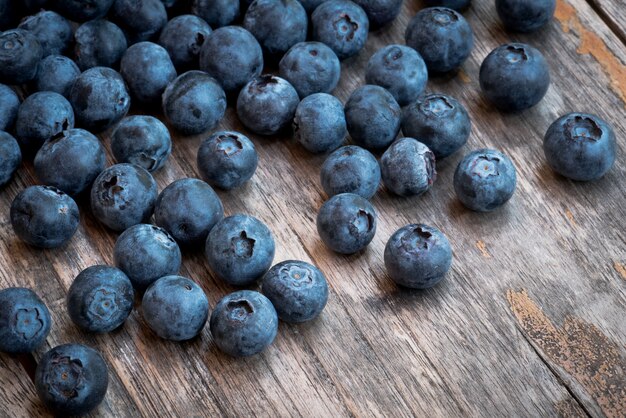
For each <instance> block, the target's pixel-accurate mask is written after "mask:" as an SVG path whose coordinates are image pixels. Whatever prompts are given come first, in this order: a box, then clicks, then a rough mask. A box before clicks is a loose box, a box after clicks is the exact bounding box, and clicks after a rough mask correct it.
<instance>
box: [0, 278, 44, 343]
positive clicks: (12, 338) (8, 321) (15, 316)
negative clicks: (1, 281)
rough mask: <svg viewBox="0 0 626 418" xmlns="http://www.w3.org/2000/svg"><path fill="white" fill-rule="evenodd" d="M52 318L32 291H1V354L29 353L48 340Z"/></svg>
mask: <svg viewBox="0 0 626 418" xmlns="http://www.w3.org/2000/svg"><path fill="white" fill-rule="evenodd" d="M51 325H52V319H51V318H50V311H48V308H47V307H46V304H45V303H44V302H43V301H42V300H41V299H40V298H39V296H37V295H36V294H35V292H33V291H32V290H30V289H25V288H23V287H9V288H8V289H3V290H0V352H3V353H10V354H18V353H30V352H31V351H35V350H36V349H37V348H39V347H40V346H41V345H42V344H43V343H44V342H45V341H46V337H47V336H48V333H49V332H50V327H51Z"/></svg>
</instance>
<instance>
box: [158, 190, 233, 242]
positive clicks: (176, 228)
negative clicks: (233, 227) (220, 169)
mask: <svg viewBox="0 0 626 418" xmlns="http://www.w3.org/2000/svg"><path fill="white" fill-rule="evenodd" d="M223 217H224V207H223V206H222V201H221V200H220V198H219V197H218V196H217V194H216V193H215V191H213V189H212V188H211V186H209V185H208V184H206V183H205V182H203V181H202V180H198V179H191V178H186V179H180V180H176V181H175V182H173V183H172V184H170V185H169V186H167V187H166V188H165V189H163V191H162V192H161V194H160V195H159V198H158V199H157V203H156V208H155V210H154V219H155V221H156V224H157V225H159V226H160V227H162V228H164V229H165V230H166V231H167V232H169V233H170V234H171V235H172V236H173V237H174V239H175V240H176V241H178V243H180V244H182V245H202V244H204V242H205V241H206V237H207V235H209V231H211V229H212V228H213V226H214V225H215V224H216V223H217V222H218V221H219V220H220V219H222V218H223Z"/></svg>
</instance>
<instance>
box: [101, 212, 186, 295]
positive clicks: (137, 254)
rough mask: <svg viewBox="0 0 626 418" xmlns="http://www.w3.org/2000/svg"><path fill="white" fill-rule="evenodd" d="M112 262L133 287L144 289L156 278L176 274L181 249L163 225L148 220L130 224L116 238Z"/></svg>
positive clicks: (179, 262)
mask: <svg viewBox="0 0 626 418" xmlns="http://www.w3.org/2000/svg"><path fill="white" fill-rule="evenodd" d="M113 258H114V260H115V265H116V266H117V267H118V268H119V269H120V270H122V271H123V272H124V273H126V275H127V276H128V278H129V279H130V281H131V283H132V284H133V286H134V287H135V289H137V290H139V291H143V290H145V289H146V288H147V287H148V286H150V285H151V284H152V283H154V282H155V281H156V280H157V279H159V278H161V277H164V276H169V275H172V274H178V271H179V270H180V264H181V253H180V248H179V247H178V244H176V241H174V238H172V237H171V235H170V234H168V233H167V231H165V230H164V229H163V228H159V227H158V226H154V225H149V224H139V225H135V226H131V227H130V228H128V229H127V230H126V231H124V232H122V234H121V235H120V236H119V237H118V238H117V241H115V248H114V249H113Z"/></svg>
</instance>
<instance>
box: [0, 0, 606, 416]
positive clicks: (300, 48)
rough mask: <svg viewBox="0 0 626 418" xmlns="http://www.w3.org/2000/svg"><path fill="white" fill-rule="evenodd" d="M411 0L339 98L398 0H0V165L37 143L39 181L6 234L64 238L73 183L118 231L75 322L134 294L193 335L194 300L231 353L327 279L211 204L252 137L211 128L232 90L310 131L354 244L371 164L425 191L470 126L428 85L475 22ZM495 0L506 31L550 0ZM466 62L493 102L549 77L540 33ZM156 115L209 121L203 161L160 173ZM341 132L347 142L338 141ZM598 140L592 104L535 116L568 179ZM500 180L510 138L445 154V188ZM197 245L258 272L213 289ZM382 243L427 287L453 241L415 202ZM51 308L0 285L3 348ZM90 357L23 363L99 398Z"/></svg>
mask: <svg viewBox="0 0 626 418" xmlns="http://www.w3.org/2000/svg"><path fill="white" fill-rule="evenodd" d="M426 3H427V4H428V6H431V7H427V8H425V9H422V10H420V11H419V12H418V13H417V14H416V15H415V16H414V17H413V18H412V19H411V21H410V22H409V24H408V26H407V27H406V31H405V43H406V45H400V44H390V45H387V46H385V47H384V48H381V49H380V50H379V51H377V52H376V53H374V54H373V55H372V56H371V57H370V59H369V61H368V62H367V65H366V69H365V73H364V79H365V82H366V84H365V85H363V86H360V87H358V88H357V89H355V90H354V91H353V92H352V93H351V95H350V96H349V98H348V100H347V102H346V103H345V106H344V105H343V104H342V102H341V101H340V100H339V99H338V98H336V97H335V96H333V95H332V93H333V91H334V89H335V88H336V87H337V86H338V84H339V83H340V82H341V65H342V63H341V61H344V65H350V63H351V62H352V61H351V60H350V58H351V57H354V56H355V55H357V54H359V52H360V51H361V50H362V49H363V47H364V45H365V44H366V42H367V39H368V34H369V31H370V30H374V29H378V28H380V27H382V26H385V25H388V24H390V23H391V22H392V21H394V19H395V18H396V17H397V15H398V14H399V12H400V8H401V6H402V1H401V0H354V1H351V0H254V1H252V0H241V1H240V0H192V1H183V0H178V1H177V0H55V1H51V0H50V1H48V0H38V1H29V2H23V1H21V0H5V1H3V2H2V5H3V6H4V5H6V6H4V7H5V9H6V10H7V12H6V13H3V14H1V15H0V30H3V32H0V83H2V84H0V151H1V152H0V187H2V186H5V185H6V184H8V183H9V182H10V181H11V178H12V177H13V176H14V175H15V173H16V171H17V170H18V168H19V167H20V165H21V162H22V158H28V159H32V160H33V167H34V172H35V175H36V177H37V179H38V180H39V182H40V183H41V185H34V186H30V187H27V188H26V189H25V190H22V191H21V192H19V193H18V194H17V195H16V196H15V198H14V200H13V203H12V205H11V209H10V221H11V225H12V226H13V230H14V232H15V235H16V236H17V237H19V238H20V239H21V240H22V241H23V242H25V243H27V244H28V245H31V246H34V247H39V248H55V247H60V246H62V245H65V244H66V243H68V242H69V241H70V239H71V238H72V236H73V235H74V234H75V232H76V231H77V230H78V229H79V223H80V212H79V207H78V205H77V203H76V201H75V200H74V199H75V198H76V199H77V200H78V201H80V200H79V199H78V198H79V197H81V196H87V197H88V199H87V200H88V201H89V209H90V211H91V214H92V215H93V217H95V219H96V220H97V221H98V222H100V223H101V224H103V225H104V226H105V227H107V228H109V229H111V230H112V231H115V232H119V233H120V235H119V237H118V238H117V241H116V243H115V247H114V249H113V259H114V264H115V267H113V266H107V265H96V266H91V267H88V268H86V269H85V270H83V271H82V272H80V274H78V276H77V277H76V278H75V280H74V282H73V283H72V285H71V287H70V289H69V291H68V294H67V303H66V305H67V312H68V315H69V316H70V318H71V319H72V321H73V322H74V323H75V324H76V326H77V327H78V328H80V329H81V330H83V331H84V332H92V333H106V332H110V331H112V330H114V329H117V328H119V327H120V326H122V325H123V324H124V322H125V321H126V320H127V318H128V317H129V316H130V315H131V313H132V310H133V307H134V301H135V296H136V295H141V299H142V300H141V312H142V316H143V319H144V322H145V323H146V325H147V326H148V327H149V328H150V329H152V331H153V332H154V334H156V335H157V336H159V337H161V338H164V339H168V340H173V341H184V340H189V339H192V338H194V337H197V336H198V335H200V334H201V332H202V330H203V328H204V327H205V324H206V323H207V322H209V327H210V331H211V335H212V338H213V341H214V343H215V344H216V346H217V347H218V348H219V349H220V350H222V351H223V352H225V353H227V354H229V355H232V356H236V357H241V356H250V355H254V354H257V353H260V352H261V351H263V350H264V349H265V348H267V347H268V346H269V345H270V344H271V343H272V342H273V340H274V338H275V337H276V334H277V331H278V320H279V319H280V320H282V321H285V322H290V323H300V322H305V321H310V320H312V319H314V318H316V317H317V316H318V315H319V314H320V313H321V311H322V310H323V309H324V307H325V305H326V303H327V300H328V296H329V288H328V283H327V281H326V278H325V276H324V274H323V273H322V272H321V271H320V270H319V269H318V268H317V267H315V266H313V265H311V264H309V263H307V262H304V261H298V260H288V261H282V262H279V263H278V264H274V265H273V263H274V256H275V252H276V243H275V240H274V235H273V234H272V232H271V231H270V229H269V228H268V227H267V226H266V225H265V223H263V222H262V221H261V220H259V219H257V218H255V217H254V216H251V215H247V214H234V215H232V216H226V217H225V216H224V212H225V210H224V206H223V204H222V201H221V199H220V197H219V195H218V193H216V191H215V190H214V189H213V187H215V188H217V189H220V190H222V191H230V190H235V189H238V188H245V187H246V183H248V182H249V181H250V180H251V179H252V178H253V177H254V174H255V171H256V168H257V166H258V164H259V154H258V153H257V148H256V146H255V143H254V142H253V141H252V140H251V139H250V138H248V136H246V135H244V134H243V133H240V132H234V131H223V130H218V129H217V128H218V126H219V125H220V122H221V121H222V119H223V118H224V116H225V114H226V111H227V107H228V104H229V102H230V103H231V104H234V106H233V107H234V108H235V110H236V114H237V116H238V118H239V120H240V122H241V123H242V125H243V126H245V127H246V128H247V129H248V130H249V131H250V132H251V133H253V134H257V135H260V136H274V135H279V134H284V133H289V131H290V130H292V131H293V137H294V138H295V140H296V141H297V142H298V143H299V144H301V146H302V147H303V148H304V149H306V150H307V151H309V152H311V153H327V154H328V155H327V157H326V160H325V162H324V163H323V165H322V167H321V175H320V177H321V185H322V188H323V190H324V192H325V193H326V194H327V195H328V200H327V201H326V202H325V203H323V205H322V206H321V208H320V210H319V212H318V215H317V230H318V233H319V236H320V238H321V240H322V241H323V242H324V244H325V245H326V246H328V247H329V248H330V249H331V250H333V251H335V252H337V253H340V254H353V253H357V252H359V251H361V250H363V249H365V248H366V247H367V246H368V245H369V243H370V242H371V241H372V240H373V239H374V236H375V234H376V227H377V212H376V209H375V208H374V205H373V204H372V203H371V202H370V199H372V198H373V197H374V196H375V194H376V193H377V191H378V189H379V186H380V182H381V180H382V182H383V184H384V186H385V189H386V190H387V191H388V192H389V193H390V194H393V195H396V196H419V195H422V194H424V193H426V192H428V190H430V189H431V188H432V187H433V185H434V183H435V181H436V179H437V170H436V161H437V160H441V159H443V158H446V157H448V156H450V155H452V154H454V153H456V152H457V151H459V150H460V149H461V148H462V147H463V146H464V145H465V144H466V143H467V141H468V139H469V136H470V133H471V120H470V116H469V113H468V111H467V110H466V108H465V107H464V105H463V104H462V103H461V102H460V101H459V100H457V99H455V98H453V97H450V96H448V95H445V94H441V93H426V89H427V84H428V78H429V75H431V76H432V75H436V74H441V73H446V74H449V75H452V76H454V74H455V73H456V72H458V71H459V70H460V69H461V67H462V66H463V64H464V62H465V61H466V60H467V59H468V57H469V56H470V55H471V53H472V51H473V46H474V35H473V32H472V29H471V27H470V24H469V22H468V21H467V20H466V19H465V18H464V17H463V15H462V14H461V12H462V11H463V10H465V9H467V8H468V7H469V6H470V0H427V1H426ZM495 5H496V10H497V13H498V15H499V16H500V18H501V20H502V23H503V25H504V27H505V28H506V29H507V30H509V31H518V32H532V31H536V30H538V29H540V28H541V27H543V26H545V25H546V24H547V23H548V22H549V21H550V19H551V17H552V15H553V13H554V10H555V1H554V0H496V2H495ZM8 11H10V13H9V12H8ZM21 17H23V19H21V21H19V18H21ZM72 22H74V23H72ZM266 63H271V64H275V65H276V68H277V74H271V73H265V72H264V68H265V67H264V65H265V64H266ZM479 80H480V87H481V90H482V92H483V95H484V97H485V99H487V101H489V102H490V103H491V104H492V105H493V106H494V107H496V108H497V109H499V110H501V111H505V112H519V111H523V110H525V109H528V108H531V107H533V106H535V105H536V104H538V103H539V102H540V101H541V100H542V98H543V97H544V95H545V94H546V93H547V91H548V89H549V85H550V71H549V65H548V62H547V60H546V59H545V57H544V56H543V55H542V53H541V52H540V51H539V50H538V49H536V48H534V47H532V46H530V45H526V44H521V43H509V44H505V45H502V46H499V47H498V48H496V49H494V50H493V51H492V52H491V53H490V54H489V55H487V57H486V58H485V59H484V61H483V63H482V65H481V67H480V74H479ZM22 99H23V100H22ZM131 102H132V103H133V105H140V108H141V109H142V110H146V109H147V110H155V109H159V108H160V109H161V110H162V112H163V119H164V121H165V123H163V122H162V121H160V120H159V119H157V118H155V117H154V116H149V115H132V116H127V114H128V112H129V110H130V108H131ZM170 130H171V131H175V132H177V133H178V134H179V135H183V136H191V135H203V136H204V138H203V139H204V140H203V141H202V143H201V145H200V146H199V149H198V150H197V169H198V172H199V174H200V177H201V178H202V180H200V179H198V178H182V179H177V180H175V181H173V182H172V183H171V184H169V185H168V186H167V187H165V188H164V189H163V190H162V191H161V192H160V193H159V191H158V187H157V182H156V181H155V179H154V177H153V173H157V172H158V171H159V170H161V169H162V168H163V167H166V166H167V162H168V158H169V156H170V154H171V153H172V147H173V144H172V137H171V133H170ZM105 131H108V132H109V134H110V135H109V136H110V137H111V143H110V149H111V154H112V157H113V159H114V160H115V164H113V165H110V166H108V167H107V157H106V152H105V147H103V145H102V144H101V141H100V139H99V138H98V137H97V136H96V135H97V134H99V133H102V132H105ZM400 133H402V137H401V138H398V136H399V134H400ZM348 137H349V138H350V139H351V141H352V144H349V145H346V140H347V139H348ZM252 139H256V138H252ZM175 146H180V147H184V146H185V144H184V142H182V141H181V142H180V143H179V144H175ZM615 148H616V145H615V134H614V132H613V130H612V129H611V127H610V126H609V124H608V123H607V122H605V121H603V120H602V119H600V118H599V117H597V116H595V115H591V114H586V113H569V114H567V115H565V116H563V117H561V118H559V119H558V120H557V121H555V122H554V123H553V124H552V125H551V126H550V128H549V129H548V131H547V133H546V135H545V138H544V150H545V156H546V159H547V161H548V164H549V165H550V167H552V168H553V170H554V171H555V172H557V173H559V174H561V175H563V176H565V177H568V178H571V179H574V180H579V181H588V180H594V179H598V178H600V177H602V176H603V175H604V174H605V173H606V172H607V171H608V170H609V169H610V168H611V166H612V165H613V163H614V161H615ZM377 155H378V156H380V158H379V160H377ZM516 182H517V174H516V170H515V167H514V165H513V163H512V161H511V160H510V158H509V157H507V156H506V155H505V154H503V153H502V152H500V151H496V150H492V149H477V150H474V151H472V152H470V153H468V154H467V155H466V156H465V157H464V158H462V160H461V161H460V163H459V164H458V166H457V168H456V171H455V173H454V189H455V191H456V194H457V196H458V199H459V200H460V202H461V203H462V204H463V205H465V206H466V207H467V208H469V209H471V210H474V211H479V212H487V211H492V210H495V209H496V208H498V207H500V206H502V205H503V204H504V203H506V202H507V201H508V200H509V199H510V198H511V197H512V195H513V194H514V191H515V187H516ZM151 222H152V223H151ZM198 248H203V249H204V254H205V257H206V261H207V264H208V267H209V269H210V270H211V272H212V273H213V275H214V276H215V277H216V278H218V279H219V280H222V281H224V282H225V283H226V284H227V285H230V286H237V287H254V286H259V287H258V290H260V292H259V291H256V290H253V289H245V290H242V289H240V290H237V291H235V292H233V293H230V294H228V295H226V296H224V297H223V298H222V299H221V300H220V301H219V302H218V303H217V305H216V306H215V307H214V309H213V310H212V311H211V307H210V305H209V300H208V298H207V296H206V294H205V292H204V290H203V286H201V284H199V283H196V282H195V281H193V280H191V279H189V278H187V277H183V276H180V275H179V273H180V270H181V265H182V260H183V252H186V251H193V250H194V249H198ZM384 263H385V266H386V269H387V272H388V275H389V277H390V278H391V279H392V280H393V281H395V282H396V283H398V284H399V285H401V286H404V287H409V288H419V289H423V288H428V287H431V286H434V285H435V284H437V283H438V282H440V281H441V280H442V279H443V278H444V277H445V275H446V273H447V272H448V271H449V269H450V268H451V264H452V250H451V246H450V243H449V241H448V239H447V238H446V236H445V235H444V234H443V233H442V232H441V231H440V230H439V229H437V228H435V227H432V226H428V225H424V224H410V225H406V226H404V227H402V228H400V229H399V230H398V231H396V232H395V233H394V234H393V235H392V236H391V237H390V238H389V240H388V242H387V245H386V247H385V251H384ZM272 265H273V266H272ZM51 325H52V320H51V317H50V313H49V311H48V309H47V308H46V306H45V304H44V302H43V301H42V300H41V299H40V298H39V297H38V296H37V295H36V294H35V293H34V292H33V291H32V290H29V289H25V288H9V289H5V290H2V291H0V351H3V352H8V353H25V352H30V351H33V350H35V349H37V348H38V347H40V346H41V345H42V344H43V343H44V341H45V339H46V337H47V335H48V333H49V331H50V328H51ZM107 376H108V375H107V366H106V363H105V361H104V359H103V358H102V356H101V355H100V354H99V353H98V352H96V351H95V350H93V349H91V348H89V347H85V346H82V345H79V344H67V345H61V346H58V347H55V348H53V349H52V350H50V351H48V352H47V353H46V354H45V355H44V356H43V357H42V358H41V361H40V362H39V366H38V368H37V372H36V376H35V384H36V389H37V393H38V394H39V396H40V397H41V399H42V401H43V403H44V404H45V405H46V406H48V407H49V408H50V410H51V411H52V412H53V413H55V414H57V415H63V416H66V415H81V414H85V413H88V412H89V411H91V410H92V409H94V408H95V407H96V406H97V405H98V404H99V403H100V402H101V401H102V399H103V398H104V396H105V394H106V390H107V385H108V377H107Z"/></svg>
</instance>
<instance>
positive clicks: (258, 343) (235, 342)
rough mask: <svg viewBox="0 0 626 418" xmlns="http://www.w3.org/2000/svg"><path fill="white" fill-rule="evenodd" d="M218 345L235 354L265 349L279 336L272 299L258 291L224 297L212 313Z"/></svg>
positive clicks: (243, 354) (258, 351)
mask: <svg viewBox="0 0 626 418" xmlns="http://www.w3.org/2000/svg"><path fill="white" fill-rule="evenodd" d="M210 325H211V334H212V335H213V341H215V345H217V347H218V348H219V349H220V350H221V351H223V352H224V353H226V354H228V355H231V356H233V357H248V356H253V355H255V354H258V353H260V352H261V351H263V350H265V349H266V348H267V347H268V346H269V345H270V344H272V342H273V341H274V338H276V333H277V332H278V316H277V315H276V309H274V306H273V305H272V302H270V300H269V299H268V298H266V297H265V296H263V295H262V294H261V293H259V292H255V291H252V290H240V291H238V292H233V293H231V294H229V295H226V296H224V297H223V298H222V299H221V300H220V301H219V302H218V303H217V306H216V307H215V309H214V310H213V313H212V314H211V323H210Z"/></svg>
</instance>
